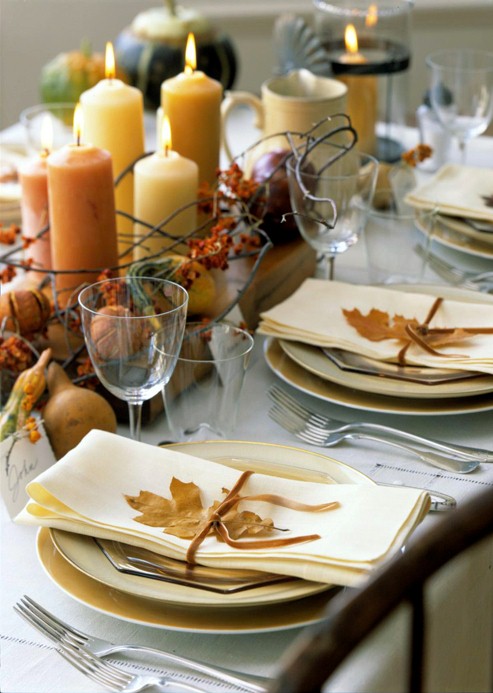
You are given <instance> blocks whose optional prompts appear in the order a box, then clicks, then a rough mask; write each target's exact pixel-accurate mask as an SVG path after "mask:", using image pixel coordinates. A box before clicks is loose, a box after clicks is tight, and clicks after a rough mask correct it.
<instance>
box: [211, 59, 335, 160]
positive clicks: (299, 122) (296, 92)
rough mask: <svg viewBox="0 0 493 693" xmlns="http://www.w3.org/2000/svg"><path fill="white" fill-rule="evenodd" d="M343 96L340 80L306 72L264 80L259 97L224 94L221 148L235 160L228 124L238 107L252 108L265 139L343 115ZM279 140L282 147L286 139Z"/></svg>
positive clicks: (302, 130)
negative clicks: (336, 115) (339, 114)
mask: <svg viewBox="0 0 493 693" xmlns="http://www.w3.org/2000/svg"><path fill="white" fill-rule="evenodd" d="M346 94H347V87H346V85H345V84H343V83H342V82H341V81H339V80H337V79H332V78H330V77H319V76H317V75H314V74H313V73H312V72H310V71H309V70H305V69H301V70H293V71H292V72H290V73H289V74H287V75H281V76H279V77H273V78H271V79H269V80H267V81H266V82H264V83H263V84H262V87H261V98H259V97H258V96H256V95H255V94H251V93H250V92H245V91H229V92H226V94H225V98H224V100H223V102H222V105H221V115H222V125H223V127H222V146H223V148H224V152H225V154H226V156H227V157H228V160H232V159H233V158H234V153H233V152H232V150H231V147H230V145H229V142H228V139H227V130H228V128H227V123H228V118H229V116H230V114H231V113H232V111H233V110H234V109H236V108H237V107H238V106H239V105H246V106H248V107H249V108H251V109H253V111H254V113H255V116H256V119H255V122H254V125H255V127H257V128H258V129H259V130H260V131H261V134H262V136H263V137H267V136H271V135H275V134H277V133H283V132H286V131H290V132H300V133H303V132H307V131H308V130H310V129H311V128H312V127H313V126H314V125H315V124H316V123H318V122H320V121H321V120H323V119H324V118H327V116H331V115H335V114H338V113H344V112H345V111H346ZM328 127H330V123H329V124H328V126H327V128H328ZM280 139H282V140H283V141H284V145H285V144H286V139H285V138H283V137H281V138H280ZM273 140H274V138H273ZM274 146H275V142H274V141H270V144H269V149H271V148H274ZM238 153H239V152H236V154H238Z"/></svg>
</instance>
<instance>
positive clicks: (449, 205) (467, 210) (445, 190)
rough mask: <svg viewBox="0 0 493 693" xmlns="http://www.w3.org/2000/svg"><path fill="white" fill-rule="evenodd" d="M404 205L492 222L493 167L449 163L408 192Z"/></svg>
mask: <svg viewBox="0 0 493 693" xmlns="http://www.w3.org/2000/svg"><path fill="white" fill-rule="evenodd" d="M488 199H489V203H488ZM405 202H407V204H409V205H411V207H418V208H421V209H436V211H437V212H441V213H442V214H448V215H452V216H459V217H471V218H472V219H486V220H488V221H493V168H480V167H474V166H461V165H459V164H447V165H446V166H443V167H442V168H441V169H440V170H439V171H438V172H437V173H436V174H435V175H434V176H433V178H431V179H430V180H429V181H427V182H426V183H424V184H423V185H421V186H419V187H417V188H415V189H414V190H413V191H412V192H410V193H408V195H406V198H405Z"/></svg>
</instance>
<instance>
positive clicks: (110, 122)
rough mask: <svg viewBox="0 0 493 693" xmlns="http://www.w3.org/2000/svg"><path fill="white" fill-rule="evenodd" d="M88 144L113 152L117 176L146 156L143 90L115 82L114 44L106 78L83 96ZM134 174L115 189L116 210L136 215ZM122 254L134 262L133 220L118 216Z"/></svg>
mask: <svg viewBox="0 0 493 693" xmlns="http://www.w3.org/2000/svg"><path fill="white" fill-rule="evenodd" d="M80 102H81V105H82V113H83V117H84V136H85V140H86V142H91V143H92V144H94V145H95V146H96V147H101V148H102V149H106V150H107V151H109V152H110V154H111V156H112V159H113V173H114V176H115V178H116V177H118V176H119V175H120V174H121V173H122V171H124V170H125V169H126V168H127V167H128V166H129V165H130V164H131V163H132V162H133V161H135V160H136V159H137V158H138V157H139V156H142V154H143V153H144V100H143V96H142V92H141V91H140V89H136V88H135V87H131V86H129V85H128V84H125V83H124V82H122V81H121V80H120V79H115V57H114V52H113V46H112V44H111V43H108V44H107V45H106V79H103V80H101V81H100V82H98V83H97V84H96V85H95V86H94V87H93V88H92V89H89V90H87V91H85V92H83V94H81V97H80ZM133 196H134V181H133V174H132V173H131V172H130V173H127V174H126V175H125V176H124V177H123V178H122V180H121V181H120V182H119V183H118V185H117V186H116V188H115V200H116V208H117V210H121V211H123V212H126V213H127V214H130V215H133V213H134V199H133ZM117 229H118V238H119V252H120V254H121V255H123V254H124V253H125V252H126V251H128V253H127V256H126V257H123V261H124V262H128V261H130V260H131V259H132V257H131V252H130V251H129V248H130V247H131V244H132V233H133V221H132V220H131V219H128V218H127V217H124V216H122V215H118V216H117Z"/></svg>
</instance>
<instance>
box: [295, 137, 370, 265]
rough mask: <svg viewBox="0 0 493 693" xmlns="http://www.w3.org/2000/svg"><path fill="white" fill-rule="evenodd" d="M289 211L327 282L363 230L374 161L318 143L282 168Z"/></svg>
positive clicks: (359, 153)
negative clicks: (320, 263)
mask: <svg viewBox="0 0 493 693" xmlns="http://www.w3.org/2000/svg"><path fill="white" fill-rule="evenodd" d="M286 171H287V176H288V184H289V195H290V200H291V208H292V211H293V213H294V215H295V219H296V223H297V225H298V229H299V231H300V233H301V235H302V237H303V238H304V239H305V241H307V243H309V244H310V245H311V246H312V248H314V249H315V250H316V251H317V252H318V253H320V254H321V255H322V256H323V258H324V276H325V279H333V278H334V261H335V258H336V256H337V255H338V254H339V253H343V252H345V251H346V250H347V249H348V248H350V247H351V246H352V245H354V244H355V243H356V242H357V241H358V239H359V237H360V235H361V232H362V231H363V229H364V225H365V221H366V214H367V211H368V208H369V205H370V203H371V200H372V198H373V193H374V191H375V185H376V180H377V172H378V161H377V160H376V159H375V158H374V157H373V156H370V155H369V154H364V153H362V152H358V151H357V150H356V149H344V148H342V147H341V146H338V145H337V144H333V143H330V142H325V141H322V142H318V143H317V145H316V146H315V147H313V148H312V149H310V148H308V149H307V150H306V151H305V152H304V153H301V152H299V151H297V152H294V154H293V157H291V158H290V159H289V160H288V161H287V163H286Z"/></svg>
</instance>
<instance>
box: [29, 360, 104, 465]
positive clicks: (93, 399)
mask: <svg viewBox="0 0 493 693" xmlns="http://www.w3.org/2000/svg"><path fill="white" fill-rule="evenodd" d="M47 384H48V392H49V395H50V396H49V399H48V402H47V404H46V407H45V409H44V412H43V420H44V427H45V430H46V433H47V435H48V438H49V440H50V443H51V447H52V448H53V452H54V454H55V457H56V458H57V460H58V459H60V458H61V457H63V456H64V455H65V454H66V453H67V452H69V451H70V450H72V448H75V446H76V445H78V443H80V441H81V440H82V438H83V437H84V436H85V435H86V433H89V431H91V430H92V429H93V428H98V429H100V430H102V431H109V432H110V433H115V432H116V426H117V424H116V416H115V412H114V411H113V409H112V407H111V406H110V404H109V403H108V402H107V401H106V400H105V399H104V397H102V396H101V395H98V393H97V392H93V391H92V390H87V389H86V388H83V387H79V386H77V385H74V384H73V383H72V381H71V380H70V378H69V377H68V375H67V374H66V373H65V371H64V370H63V368H62V367H61V366H60V365H59V364H58V363H55V362H52V363H51V364H50V366H49V368H48V373H47Z"/></svg>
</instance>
